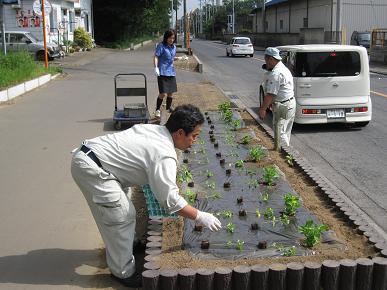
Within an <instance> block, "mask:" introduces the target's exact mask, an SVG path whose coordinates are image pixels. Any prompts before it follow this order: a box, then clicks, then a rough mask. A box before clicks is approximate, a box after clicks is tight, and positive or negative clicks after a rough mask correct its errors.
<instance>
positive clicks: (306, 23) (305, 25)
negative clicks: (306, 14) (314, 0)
mask: <svg viewBox="0 0 387 290" xmlns="http://www.w3.org/2000/svg"><path fill="white" fill-rule="evenodd" d="M304 28H308V18H304Z"/></svg>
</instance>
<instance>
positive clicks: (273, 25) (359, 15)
mask: <svg viewBox="0 0 387 290" xmlns="http://www.w3.org/2000/svg"><path fill="white" fill-rule="evenodd" d="M253 12H254V14H255V15H254V17H253V31H254V32H258V33H262V32H265V33H274V34H275V33H303V32H304V33H305V31H307V32H308V31H309V33H315V34H316V33H317V34H319V35H320V36H316V35H315V37H317V38H320V40H321V38H325V42H327V41H329V38H332V36H333V37H335V36H336V35H335V34H336V33H337V32H338V33H337V35H338V36H340V35H341V42H342V43H343V44H345V43H349V41H350V38H351V35H352V33H353V31H371V30H372V29H374V28H386V27H387V17H386V15H387V0H266V5H265V13H262V5H260V6H259V7H258V8H257V9H255V10H254V11H253ZM263 15H265V21H262V16H263ZM263 23H265V24H264V25H263ZM327 38H328V39H327Z"/></svg>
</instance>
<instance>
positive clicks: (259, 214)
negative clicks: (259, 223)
mask: <svg viewBox="0 0 387 290" xmlns="http://www.w3.org/2000/svg"><path fill="white" fill-rule="evenodd" d="M255 215H256V216H257V218H260V217H261V212H260V211H259V209H258V208H257V209H256V210H255Z"/></svg>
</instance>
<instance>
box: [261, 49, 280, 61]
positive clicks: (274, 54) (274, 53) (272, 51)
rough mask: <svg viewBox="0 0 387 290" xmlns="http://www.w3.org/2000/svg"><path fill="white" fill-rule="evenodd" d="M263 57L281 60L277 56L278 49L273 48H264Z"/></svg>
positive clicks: (278, 55)
mask: <svg viewBox="0 0 387 290" xmlns="http://www.w3.org/2000/svg"><path fill="white" fill-rule="evenodd" d="M265 55H268V56H271V57H274V58H275V59H277V60H281V59H282V57H281V56H280V54H279V50H278V48H275V47H268V48H266V50H265Z"/></svg>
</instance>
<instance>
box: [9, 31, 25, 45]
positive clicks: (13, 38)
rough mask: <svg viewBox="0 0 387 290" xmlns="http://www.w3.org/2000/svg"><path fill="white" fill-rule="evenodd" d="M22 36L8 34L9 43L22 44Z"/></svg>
mask: <svg viewBox="0 0 387 290" xmlns="http://www.w3.org/2000/svg"><path fill="white" fill-rule="evenodd" d="M23 36H24V35H23V34H19V33H11V34H10V40H9V42H10V43H22V42H23Z"/></svg>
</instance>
